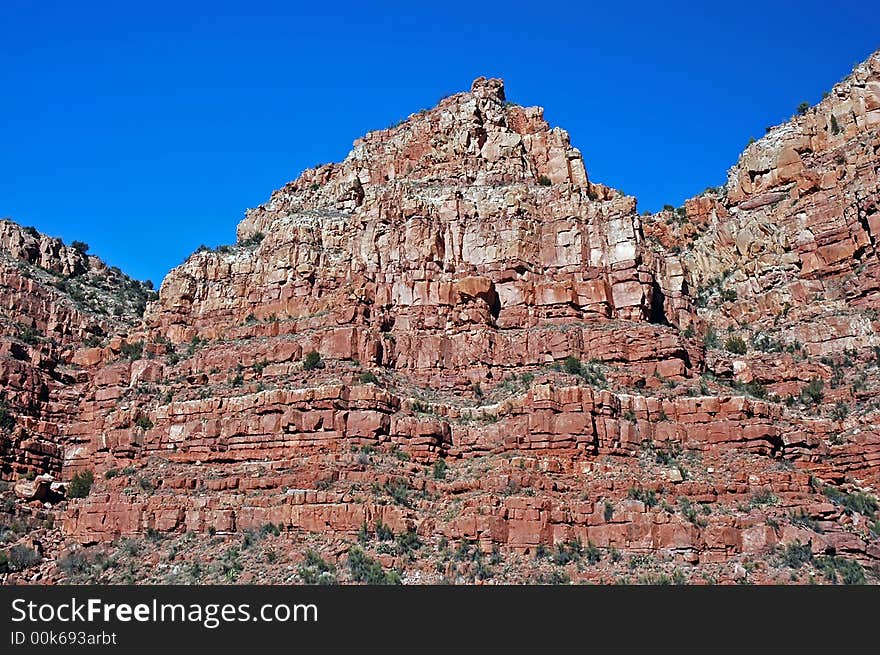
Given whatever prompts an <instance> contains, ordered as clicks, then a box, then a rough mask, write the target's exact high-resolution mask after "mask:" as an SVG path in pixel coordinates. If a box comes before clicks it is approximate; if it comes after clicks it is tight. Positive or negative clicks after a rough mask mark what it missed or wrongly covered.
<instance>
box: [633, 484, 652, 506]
mask: <svg viewBox="0 0 880 655" xmlns="http://www.w3.org/2000/svg"><path fill="white" fill-rule="evenodd" d="M627 497H628V498H630V499H631V500H638V501H641V502H643V503H644V504H645V506H646V507H655V506H656V505H657V492H656V491H654V490H653V489H642V488H640V487H630V489H629V491H628V492H627Z"/></svg>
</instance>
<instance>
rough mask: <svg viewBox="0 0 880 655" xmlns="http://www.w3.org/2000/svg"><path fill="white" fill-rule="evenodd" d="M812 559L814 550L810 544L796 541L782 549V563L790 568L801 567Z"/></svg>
mask: <svg viewBox="0 0 880 655" xmlns="http://www.w3.org/2000/svg"><path fill="white" fill-rule="evenodd" d="M812 560H813V550H812V549H811V548H810V544H802V543H801V542H800V541H795V542H794V543H793V544H788V545H786V546H785V547H784V548H783V549H782V563H783V564H785V566H787V567H788V568H790V569H799V568H801V567H802V566H803V565H804V564H807V563H809V562H811V561H812Z"/></svg>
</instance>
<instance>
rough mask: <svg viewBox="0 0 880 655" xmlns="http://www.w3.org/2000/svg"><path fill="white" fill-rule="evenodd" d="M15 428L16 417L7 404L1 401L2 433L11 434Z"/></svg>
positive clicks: (0, 429) (0, 420) (0, 423)
mask: <svg viewBox="0 0 880 655" xmlns="http://www.w3.org/2000/svg"><path fill="white" fill-rule="evenodd" d="M14 427H15V417H14V416H13V415H12V414H11V413H10V411H9V407H7V405H6V403H5V402H3V401H2V400H0V432H11V431H12V428H14Z"/></svg>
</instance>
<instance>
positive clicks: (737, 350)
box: [724, 334, 748, 355]
mask: <svg viewBox="0 0 880 655" xmlns="http://www.w3.org/2000/svg"><path fill="white" fill-rule="evenodd" d="M724 349H725V350H726V351H727V352H729V353H733V354H734V355H745V354H746V352H747V350H748V347H747V346H746V342H745V341H744V340H743V338H742V337H741V336H739V335H736V334H732V335H730V336H729V337H727V341H725V342H724Z"/></svg>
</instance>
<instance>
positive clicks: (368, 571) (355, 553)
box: [348, 546, 401, 585]
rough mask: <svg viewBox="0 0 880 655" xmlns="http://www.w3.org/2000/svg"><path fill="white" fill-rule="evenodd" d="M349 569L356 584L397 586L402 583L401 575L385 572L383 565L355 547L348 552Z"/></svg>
mask: <svg viewBox="0 0 880 655" xmlns="http://www.w3.org/2000/svg"><path fill="white" fill-rule="evenodd" d="M348 568H349V571H350V572H351V578H352V580H354V581H355V582H363V583H365V584H368V585H397V584H400V583H401V580H400V575H398V574H397V573H396V572H395V571H389V572H387V573H386V572H385V571H384V570H383V569H382V565H381V564H380V563H379V562H377V561H376V560H374V559H373V558H372V557H370V556H369V555H367V554H366V553H365V552H364V551H363V550H362V549H360V548H358V547H357V546H353V547H352V548H351V550H349V551H348Z"/></svg>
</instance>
